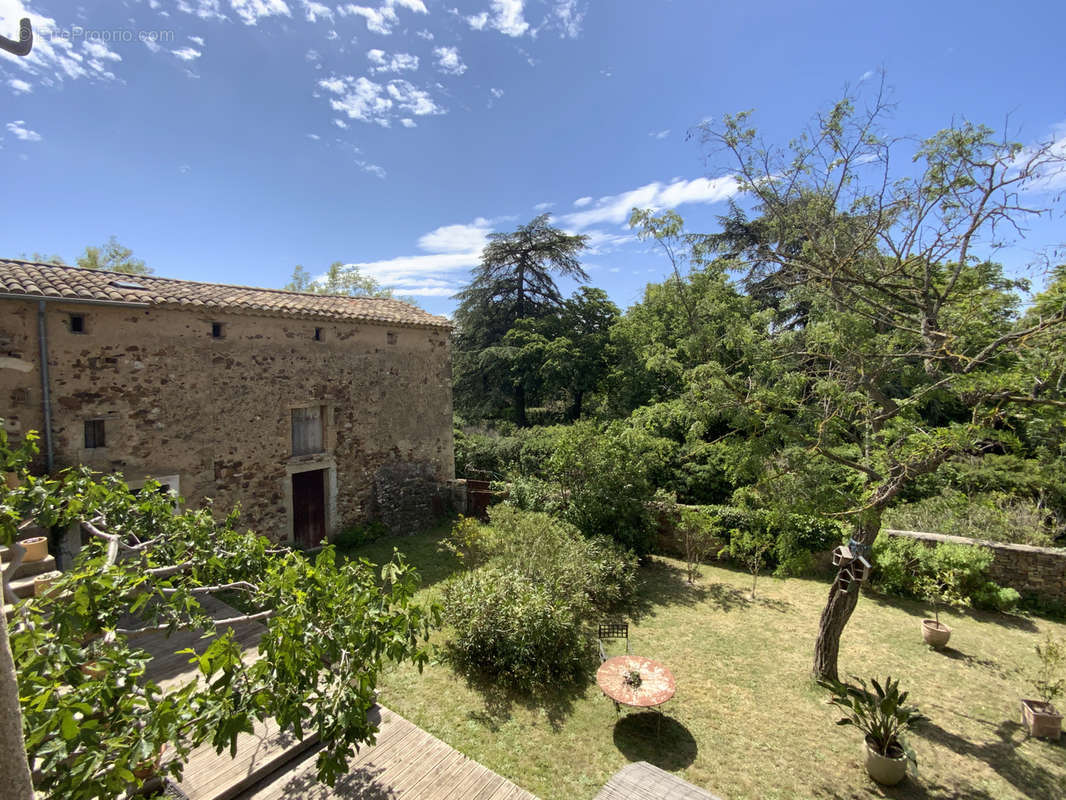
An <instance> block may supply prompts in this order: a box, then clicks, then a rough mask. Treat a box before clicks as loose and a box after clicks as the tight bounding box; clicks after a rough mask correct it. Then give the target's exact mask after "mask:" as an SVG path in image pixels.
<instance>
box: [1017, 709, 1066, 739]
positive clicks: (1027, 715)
mask: <svg viewBox="0 0 1066 800" xmlns="http://www.w3.org/2000/svg"><path fill="white" fill-rule="evenodd" d="M1022 721H1023V722H1024V723H1025V727H1027V728H1028V729H1029V735H1030V736H1038V737H1040V738H1041V739H1053V740H1055V741H1058V739H1059V736H1060V735H1061V734H1062V714H1060V713H1059V712H1058V711H1056V710H1055V706H1053V705H1051V703H1045V702H1044V701H1043V700H1022Z"/></svg>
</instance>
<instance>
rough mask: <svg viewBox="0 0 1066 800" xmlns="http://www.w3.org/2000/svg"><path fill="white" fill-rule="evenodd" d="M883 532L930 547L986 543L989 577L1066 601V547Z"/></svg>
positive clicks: (1022, 591) (1024, 591)
mask: <svg viewBox="0 0 1066 800" xmlns="http://www.w3.org/2000/svg"><path fill="white" fill-rule="evenodd" d="M884 533H885V534H887V535H888V536H898V537H902V538H908V539H917V540H918V541H920V542H922V543H923V544H926V545H928V546H930V547H932V546H934V545H937V544H939V543H942V542H944V543H951V544H965V545H973V546H981V547H987V548H988V549H989V550H991V551H992V554H993V561H992V566H991V567H990V568H989V578H991V579H992V580H994V581H995V582H996V583H998V584H1000V585H1001V586H1009V587H1011V588H1012V589H1016V590H1017V591H1018V592H1019V593H1020V594H1021V595H1023V596H1026V595H1028V596H1034V597H1037V598H1039V599H1041V600H1045V601H1051V602H1054V603H1061V604H1066V550H1056V549H1054V548H1050V547H1033V546H1031V545H1027V544H1006V543H1004V542H992V541H987V540H984V539H967V538H966V537H963V536H948V535H946V534H942V533H922V532H920V531H898V530H891V529H886V530H885V531H884Z"/></svg>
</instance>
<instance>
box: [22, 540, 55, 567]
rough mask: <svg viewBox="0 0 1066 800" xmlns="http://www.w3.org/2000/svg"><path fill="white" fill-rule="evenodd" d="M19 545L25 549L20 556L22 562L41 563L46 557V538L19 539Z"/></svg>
mask: <svg viewBox="0 0 1066 800" xmlns="http://www.w3.org/2000/svg"><path fill="white" fill-rule="evenodd" d="M19 544H20V545H22V547H24V548H25V549H26V554H25V555H24V556H22V560H23V561H41V560H42V559H45V558H47V557H48V538H47V537H46V536H31V537H30V538H29V539H20V540H19Z"/></svg>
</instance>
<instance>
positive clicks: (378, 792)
mask: <svg viewBox="0 0 1066 800" xmlns="http://www.w3.org/2000/svg"><path fill="white" fill-rule="evenodd" d="M375 713H376V714H377V718H376V719H375V720H374V721H375V723H376V724H377V725H378V726H379V727H380V731H379V732H378V737H377V743H376V744H375V745H373V746H372V747H368V746H364V747H363V748H362V749H361V750H360V751H359V753H358V754H357V755H356V757H355V759H353V761H352V762H351V765H350V769H349V772H348V774H347V775H345V776H344V777H343V778H341V779H340V780H339V781H337V785H336V786H334V787H333V788H330V787H328V786H325V785H323V784H320V783H318V782H317V781H316V780H315V757H314V753H313V752H311V753H309V754H308V755H306V756H305V757H304V758H303V759H301V761H300V762H299V763H298V764H296V765H294V767H293V768H291V769H288V770H286V771H285V772H284V773H283V774H279V775H277V776H272V777H270V778H268V779H266V780H264V781H262V782H260V783H259V784H258V785H256V786H254V787H252V788H251V789H249V790H248V791H246V792H245V793H243V794H241V795H239V798H240V800H282V798H284V799H285V800H296V798H300V800H357V799H358V800H536V797H535V796H534V795H532V794H530V793H529V792H527V791H525V790H524V789H521V788H519V787H518V786H516V785H515V784H513V783H511V782H510V781H509V780H507V779H506V778H503V777H501V776H500V775H497V774H496V773H495V772H493V771H492V770H490V769H488V768H487V767H483V766H482V765H481V764H479V763H477V762H476V761H472V760H471V759H469V758H467V757H466V756H464V755H463V754H462V753H460V752H459V751H458V750H455V749H453V748H452V747H450V746H448V745H447V744H445V743H444V742H442V741H441V740H440V739H437V738H436V737H435V736H431V735H430V734H429V733H426V731H424V730H422V729H421V728H419V727H418V726H417V725H414V724H413V723H411V722H408V721H407V720H406V719H404V718H403V717H401V716H400V715H399V714H396V713H395V712H393V711H389V710H388V709H387V708H383V707H381V706H377V707H375V710H374V711H372V712H371V714H375Z"/></svg>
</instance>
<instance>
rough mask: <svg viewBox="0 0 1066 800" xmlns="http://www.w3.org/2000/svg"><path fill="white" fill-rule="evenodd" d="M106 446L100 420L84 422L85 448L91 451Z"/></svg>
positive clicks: (102, 425) (102, 424) (102, 423)
mask: <svg viewBox="0 0 1066 800" xmlns="http://www.w3.org/2000/svg"><path fill="white" fill-rule="evenodd" d="M106 446H107V433H106V431H105V429H104V421H103V420H102V419H87V420H85V448H86V449H87V450H93V449H95V448H97V447H106Z"/></svg>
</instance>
